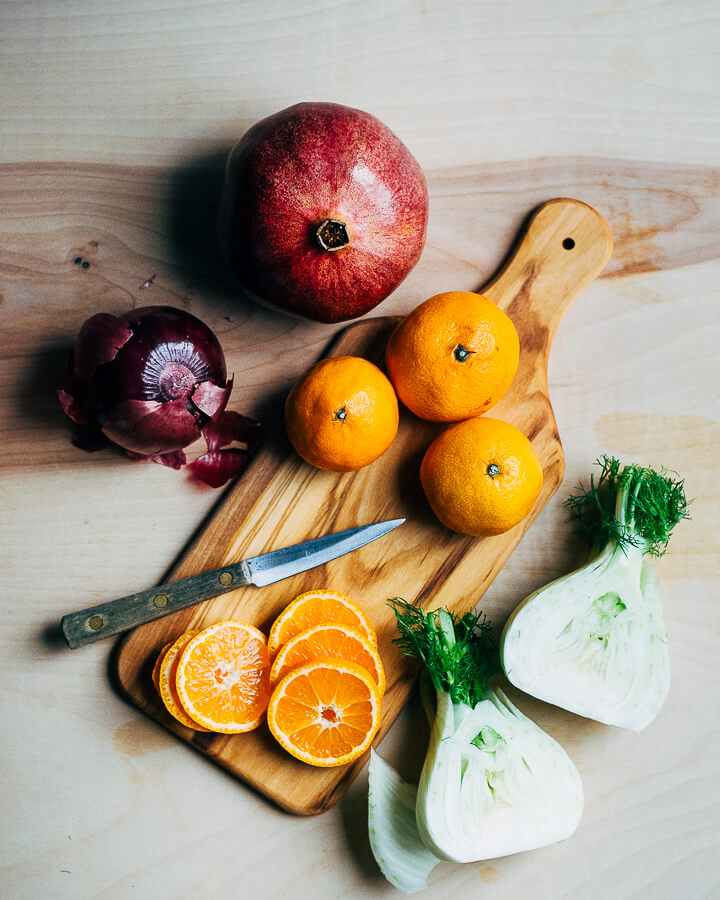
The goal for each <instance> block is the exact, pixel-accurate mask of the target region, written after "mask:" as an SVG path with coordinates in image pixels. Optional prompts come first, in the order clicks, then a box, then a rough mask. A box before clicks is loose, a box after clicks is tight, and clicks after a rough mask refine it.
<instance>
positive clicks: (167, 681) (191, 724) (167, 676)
mask: <svg viewBox="0 0 720 900" xmlns="http://www.w3.org/2000/svg"><path fill="white" fill-rule="evenodd" d="M196 634H197V631H187V632H185V634H181V635H180V637H179V638H177V639H176V640H174V641H173V642H172V643H171V644H170V646H169V647H168V648H167V650H165V652H164V653H162V652H161V657H162V658H161V660H160V669H159V671H158V690H159V691H160V696H161V697H162V701H163V703H164V704H165V708H166V709H167V711H168V712H169V713H170V715H171V716H174V717H175V718H176V719H177V720H178V722H181V723H182V724H183V725H186V726H187V727H188V728H194V729H195V731H209V729H208V728H203V726H202V725H199V724H198V723H197V722H196V721H195V720H194V719H193V718H192V717H191V716H189V715H188V714H187V712H186V711H185V709H184V708H183V706H182V704H181V703H180V699H179V697H178V693H177V690H176V687H175V679H176V673H177V667H178V662H179V660H180V655H181V654H182V652H183V650H184V649H185V647H186V646H187V644H188V643H189V641H190V640H192V638H193V637H194V635H196Z"/></svg>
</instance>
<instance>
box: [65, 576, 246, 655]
mask: <svg viewBox="0 0 720 900" xmlns="http://www.w3.org/2000/svg"><path fill="white" fill-rule="evenodd" d="M250 583H251V580H250V573H249V571H248V569H247V566H246V565H245V563H244V562H240V563H234V564H233V565H231V566H224V567H223V568H221V569H213V571H212V572H201V573H200V574H199V575H193V576H192V577H191V578H183V579H181V580H180V581H170V582H167V583H166V584H161V585H160V586H159V587H154V588H152V589H151V590H149V591H140V592H139V593H137V594H128V596H127V597H120V598H119V599H118V600H110V601H109V602H108V603H100V604H99V605H98V606H90V607H88V608H87V609H81V610H79V611H78V612H74V613H70V614H69V615H67V616H63V618H62V620H61V622H60V627H61V628H62V632H63V634H64V635H65V640H66V641H67V645H68V647H70V648H71V649H73V650H75V649H77V648H78V647H84V646H85V645H86V644H94V643H95V641H102V640H104V639H105V638H108V637H112V636H113V635H115V634H119V633H120V632H121V631H127V630H128V629H130V628H135V626H136V625H144V624H145V623H146V622H152V621H154V620H155V619H159V618H161V617H162V616H167V615H168V614H169V613H172V612H176V611H177V610H178V609H185V608H186V607H187V606H193V605H194V604H195V603H201V602H202V601H203V600H209V599H210V598H211V597H218V596H219V595H220V594H225V593H227V592H228V591H234V590H237V588H239V587H243V586H244V585H247V584H250Z"/></svg>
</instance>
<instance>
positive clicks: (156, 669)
mask: <svg viewBox="0 0 720 900" xmlns="http://www.w3.org/2000/svg"><path fill="white" fill-rule="evenodd" d="M172 645H173V642H172V641H168V643H167V644H165V646H164V647H163V648H162V650H161V651H160V652H159V653H158V655H157V659H156V660H155V665H154V666H153V670H152V683H153V684H154V685H155V690H156V691H157V692H158V694H160V665H161V664H162V661H163V658H164V656H165V654H166V653H167V652H168V650H169V649H170V648H171V647H172ZM160 696H162V694H161V695H160Z"/></svg>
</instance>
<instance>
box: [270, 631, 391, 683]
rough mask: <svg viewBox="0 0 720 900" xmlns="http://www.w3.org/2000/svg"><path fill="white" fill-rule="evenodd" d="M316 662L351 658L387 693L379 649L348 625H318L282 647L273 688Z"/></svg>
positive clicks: (274, 668) (272, 671)
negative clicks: (291, 673)
mask: <svg viewBox="0 0 720 900" xmlns="http://www.w3.org/2000/svg"><path fill="white" fill-rule="evenodd" d="M314 659H348V660H351V661H352V662H356V663H357V664H358V665H360V666H362V667H363V668H364V669H367V670H368V672H369V673H370V674H371V675H372V677H373V679H374V680H375V683H376V684H377V686H378V690H379V691H380V696H382V695H383V694H384V693H385V672H384V670H383V665H382V662H381V661H380V655H379V654H378V651H377V647H375V645H374V644H371V643H370V641H369V639H368V638H367V637H366V636H365V635H364V634H363V633H362V631H359V630H358V629H357V628H349V627H348V626H347V625H315V626H314V627H313V628H308V629H307V630H306V631H301V632H300V634H296V635H295V637H292V638H290V640H289V641H288V642H287V643H285V644H283V645H282V647H281V648H280V649H279V650H278V653H277V656H276V657H275V660H274V662H273V665H272V669H270V686H271V687H275V685H276V684H277V683H278V681H280V679H281V678H284V677H285V675H287V673H288V672H290V671H291V670H292V669H297V667H298V666H302V665H304V663H307V662H312V660H314Z"/></svg>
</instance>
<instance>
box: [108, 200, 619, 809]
mask: <svg viewBox="0 0 720 900" xmlns="http://www.w3.org/2000/svg"><path fill="white" fill-rule="evenodd" d="M611 252H612V237H611V234H610V230H609V228H608V226H607V224H606V223H605V221H604V219H603V218H602V217H601V216H600V215H599V214H598V213H597V212H595V211H594V210H593V209H592V208H590V207H589V206H587V205H586V204H584V203H580V202H578V201H574V200H565V199H558V200H553V201H550V202H548V203H545V204H544V205H543V206H542V207H540V209H539V210H537V211H536V212H535V214H534V215H533V216H532V218H531V219H530V221H529V223H528V225H527V228H526V230H525V232H524V234H523V236H522V239H521V240H520V242H519V243H518V245H517V247H516V248H515V249H514V251H513V252H512V253H511V254H510V256H509V259H508V262H507V263H506V265H505V266H504V267H503V269H502V271H501V272H500V273H499V275H498V276H497V277H496V278H495V279H493V280H492V281H491V282H490V283H489V284H488V285H487V287H486V288H485V289H484V291H483V293H485V294H486V295H487V296H488V297H489V298H490V299H491V300H493V301H494V302H495V303H497V304H498V305H499V306H500V307H501V308H502V309H504V310H505V311H506V312H508V314H509V315H510V317H511V318H512V320H513V321H514V323H515V325H516V327H517V329H518V334H519V336H520V343H521V357H520V366H519V369H518V372H517V375H516V377H515V380H514V381H513V384H512V386H511V388H510V390H509V391H508V393H507V394H506V395H505V397H504V398H503V399H502V400H501V401H500V403H499V404H498V405H497V406H496V407H494V409H493V410H492V411H491V415H493V416H496V417H498V418H501V419H504V420H506V421H508V422H510V423H512V424H514V425H516V426H517V427H518V428H520V429H521V430H522V431H523V432H524V433H525V434H526V435H527V436H528V437H529V438H530V439H531V441H532V442H533V446H534V448H535V450H536V452H537V454H538V456H539V458H540V461H541V463H542V465H543V470H544V483H543V488H542V491H541V494H540V497H539V499H538V501H537V503H536V505H535V507H534V509H533V511H532V512H531V514H530V515H529V516H528V517H527V518H526V519H525V520H524V521H523V522H522V523H521V524H520V525H518V526H516V527H515V528H513V529H511V530H510V531H509V532H506V533H505V534H503V535H498V536H495V537H490V538H482V539H476V538H470V537H468V536H465V535H457V534H453V533H451V532H450V531H448V530H446V529H445V528H443V527H442V526H441V525H440V524H439V523H438V522H437V520H436V519H435V518H434V516H433V515H432V513H431V511H430V509H429V507H428V505H427V503H426V502H425V500H424V498H423V495H422V490H421V488H420V485H419V481H418V466H419V462H420V459H421V458H422V454H423V452H424V451H425V449H426V448H427V446H428V444H429V443H430V441H431V440H432V438H433V436H434V435H435V434H437V433H439V431H440V430H441V426H437V425H434V424H431V423H427V422H423V421H421V420H420V419H418V418H417V417H415V416H413V415H412V414H410V413H409V412H408V411H407V410H403V412H402V416H401V423H400V428H399V431H398V436H397V438H396V439H395V441H394V443H393V445H392V446H391V448H390V449H389V450H388V451H387V452H386V453H385V454H384V455H383V456H382V457H380V459H379V460H377V461H376V462H375V463H373V464H372V465H370V466H367V467H366V468H364V469H361V470H359V471H357V472H352V473H334V472H324V471H320V470H317V469H314V468H313V467H311V466H309V465H307V464H306V463H304V462H303V461H302V460H300V459H299V458H298V457H297V456H296V455H295V454H294V452H293V451H292V449H291V448H290V447H289V446H288V444H287V443H286V442H285V440H284V439H283V438H282V434H281V430H280V429H278V433H276V434H275V435H273V436H272V437H271V439H270V441H269V442H268V444H267V445H266V446H265V448H264V449H263V450H262V451H261V452H260V454H259V456H258V458H257V459H256V460H255V461H254V463H253V465H252V467H251V469H250V470H249V471H248V473H247V474H246V475H245V476H244V477H243V478H242V479H241V480H240V481H239V482H238V483H237V484H236V485H235V486H234V487H233V488H232V489H231V490H230V491H229V493H228V494H227V495H226V497H225V498H224V500H223V502H222V504H221V505H220V507H219V509H218V510H217V511H216V512H215V514H214V515H213V516H212V517H211V518H210V520H209V522H208V523H207V524H206V525H205V526H204V528H203V529H202V530H201V533H200V535H199V536H198V537H197V539H196V540H195V542H194V543H193V545H192V546H191V548H190V549H189V551H188V552H187V554H186V555H185V556H184V557H183V559H182V561H181V563H180V564H179V566H178V567H177V568H176V569H175V570H174V571H173V573H172V578H181V577H185V576H188V575H193V574H196V573H197V572H199V571H203V570H207V569H213V568H217V567H219V566H221V565H226V564H228V563H231V562H236V561H238V560H241V559H244V558H247V557H249V556H254V555H256V554H259V553H262V552H265V551H268V550H271V549H276V548H278V547H282V546H287V545H290V544H294V543H297V542H299V541H302V540H307V539H309V538H311V537H317V536H319V535H321V534H326V533H328V532H331V531H338V530H341V529H343V528H348V527H352V526H354V525H358V524H366V523H369V522H374V521H380V520H383V519H389V518H397V517H405V518H406V519H407V521H406V523H405V524H404V525H403V526H401V527H400V528H399V529H398V530H397V531H396V532H394V533H393V534H391V535H387V536H385V537H384V538H380V539H379V540H377V541H375V542H374V543H372V544H370V545H368V546H366V547H364V548H361V549H360V550H358V551H355V552H354V553H352V554H349V555H348V556H345V557H343V558H341V559H339V560H335V561H333V562H331V563H329V564H327V565H326V566H323V567H320V568H318V569H315V570H312V571H310V572H306V573H303V574H302V575H298V576H295V577H294V578H291V579H287V580H285V581H282V582H278V583H276V584H274V585H270V586H269V587H267V588H263V589H259V588H255V587H249V588H242V589H240V590H238V591H233V592H231V593H229V594H224V595H222V596H220V597H217V598H215V599H214V600H210V601H208V602H206V603H204V604H202V605H201V606H198V607H195V608H192V609H189V610H183V611H181V612H178V613H175V614H173V615H170V616H167V617H165V618H163V619H160V620H158V621H156V622H153V623H150V624H148V625H144V626H141V627H140V628H138V629H136V630H135V631H134V632H133V633H132V634H131V635H129V636H128V638H127V639H126V640H125V641H124V643H123V644H122V646H121V648H120V650H119V653H118V655H117V660H116V662H117V674H118V678H119V681H120V684H121V685H122V687H123V690H124V691H125V692H126V694H127V695H128V697H129V698H130V699H131V700H132V701H133V702H134V703H136V704H137V705H138V706H139V707H140V708H141V709H143V710H144V711H145V712H146V713H148V714H149V715H150V716H152V717H153V718H155V719H157V720H158V721H159V722H161V723H162V724H163V725H165V726H166V727H168V728H170V729H171V730H172V731H174V732H175V733H177V734H178V735H179V736H180V737H181V738H182V739H184V740H186V741H189V742H190V743H191V744H192V745H193V746H194V747H196V748H197V749H198V750H200V751H201V752H203V753H205V754H207V755H208V756H210V757H212V759H213V760H214V761H215V762H217V763H219V764H220V765H222V766H223V767H224V768H226V769H228V770H229V771H230V772H231V773H232V774H234V775H236V776H238V777H240V778H242V779H243V780H245V781H247V782H248V783H250V784H251V785H253V786H254V787H256V788H257V789H258V790H260V791H261V792H262V793H264V794H265V795H267V796H268V797H270V798H271V799H272V800H274V801H275V802H276V803H277V804H278V805H280V806H282V807H283V808H284V809H287V810H289V811H292V812H297V813H303V814H311V813H317V812H321V811H323V810H325V809H327V808H328V807H329V806H331V805H332V804H333V803H334V802H335V801H336V800H337V799H339V797H340V796H341V794H342V793H343V792H344V790H346V789H347V787H348V786H349V784H350V782H351V780H352V777H353V776H354V774H355V773H356V772H357V771H358V770H359V768H360V767H361V766H362V765H363V763H364V759H361V760H358V761H357V762H356V763H354V764H352V765H350V766H345V767H338V768H331V769H318V768H313V767H310V766H307V765H305V764H303V763H300V762H298V761H297V760H295V759H293V758H291V757H290V756H288V755H287V754H286V753H285V752H284V751H283V750H282V749H281V748H280V747H279V746H278V745H277V744H276V743H275V741H274V739H273V738H272V737H271V736H270V734H269V732H268V730H267V728H266V727H265V726H261V727H260V728H259V729H257V730H255V731H254V732H252V733H250V734H246V735H232V736H227V735H206V734H201V733H197V732H193V731H191V730H189V729H187V728H185V727H184V726H182V725H180V724H179V723H177V722H176V721H175V720H174V719H173V718H172V717H171V716H169V714H168V713H167V712H166V710H165V709H164V707H163V705H162V702H161V701H160V699H159V698H158V696H157V693H156V692H155V690H154V687H153V685H152V681H151V679H150V672H151V670H152V665H153V663H154V661H155V658H156V656H157V653H158V652H159V650H160V649H161V647H162V646H163V645H164V644H166V643H167V642H168V641H169V640H171V639H173V638H175V637H177V636H178V635H179V634H181V633H182V632H183V631H186V630H189V629H191V628H202V627H204V626H207V625H210V624H213V623H214V622H218V621H221V620H222V619H226V618H237V619H240V620H242V621H246V622H249V623H250V624H253V625H256V626H258V627H260V628H262V629H263V630H265V631H266V632H267V631H268V630H269V627H270V625H271V623H272V621H273V619H274V617H275V616H276V615H277V614H278V613H279V612H280V610H281V609H282V608H283V607H284V606H285V605H286V604H287V603H288V602H289V601H290V600H292V599H293V597H294V596H296V595H297V594H299V593H301V592H303V591H305V590H309V589H311V588H313V587H328V588H332V589H335V590H341V591H343V592H344V593H347V594H349V595H350V596H351V597H352V598H353V599H355V600H356V601H358V602H359V603H361V604H362V605H363V606H364V607H365V609H366V610H367V611H368V614H369V616H370V618H371V620H372V621H373V624H374V626H375V628H376V631H377V633H378V645H379V649H380V655H381V657H382V660H383V664H384V667H385V671H386V676H387V680H388V687H387V691H386V693H385V696H384V698H383V715H382V723H381V728H380V733H379V734H380V737H382V735H383V734H384V733H385V732H386V731H387V729H388V728H389V726H390V725H391V724H392V722H393V721H394V719H395V717H396V716H397V714H398V712H399V711H400V709H401V707H402V705H403V703H404V702H405V701H406V699H407V696H408V692H409V688H410V686H411V683H412V680H413V676H414V671H415V670H414V667H412V666H409V665H408V664H407V662H406V661H405V660H402V659H401V658H400V656H399V654H398V653H397V651H396V649H395V648H394V646H393V645H392V639H393V637H394V636H395V627H394V617H393V614H392V612H391V611H390V610H389V609H388V607H387V599H388V598H389V597H393V596H397V595H404V596H405V598H406V599H408V600H411V601H413V602H416V603H423V604H424V605H425V606H428V607H435V606H448V607H450V608H451V609H453V610H455V611H456V612H458V613H460V614H462V613H464V612H466V611H468V610H470V609H472V608H473V607H474V606H475V605H476V604H477V602H478V601H479V600H480V598H481V597H482V595H483V593H484V591H485V590H486V589H487V587H488V585H489V584H490V583H491V582H492V580H493V578H494V577H495V575H496V574H497V573H498V572H499V570H500V568H501V567H502V565H503V563H504V562H505V560H506V559H507V558H508V556H509V555H510V553H512V550H513V549H514V547H515V546H516V544H517V542H518V541H519V540H520V538H521V537H522V535H523V533H524V532H525V531H526V530H527V528H528V527H529V526H530V524H531V523H532V521H533V520H534V518H535V517H536V516H537V515H538V514H539V512H540V510H541V509H542V508H543V506H544V505H545V503H547V501H548V499H549V498H550V497H551V496H552V494H553V493H554V492H555V490H556V489H557V488H558V486H559V485H560V483H561V481H562V475H563V468H564V457H563V452H562V447H561V444H560V440H559V436H558V433H557V427H556V424H555V419H554V416H553V413H552V408H551V405H550V401H549V398H548V389H547V373H546V367H547V359H548V353H549V350H550V345H551V342H552V337H553V335H554V333H555V330H556V328H557V325H558V324H559V322H560V319H561V318H562V315H563V313H564V312H565V310H566V309H567V308H568V306H569V305H570V304H571V303H572V302H573V300H574V299H575V298H576V297H577V295H578V294H579V293H580V292H581V291H582V290H584V288H585V287H586V286H587V285H588V284H589V283H590V281H592V279H593V278H595V277H597V275H599V273H600V272H601V271H602V269H603V268H604V266H605V264H606V263H607V261H608V259H609V258H610V254H611ZM397 321H398V319H397V318H378V319H371V320H368V321H365V322H360V323H357V324H354V325H351V326H349V327H348V328H347V329H346V330H345V331H344V332H343V333H342V334H341V335H340V337H339V339H338V340H337V341H336V342H335V344H334V345H333V347H332V349H331V351H330V355H333V356H341V355H354V356H364V357H366V358H369V359H371V360H372V361H373V362H376V363H378V364H382V361H383V356H384V349H385V345H386V343H387V339H388V337H389V334H390V332H391V331H392V329H393V327H394V326H395V325H396V324H397ZM468 585H471V586H472V587H471V589H470V590H469V589H468Z"/></svg>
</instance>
